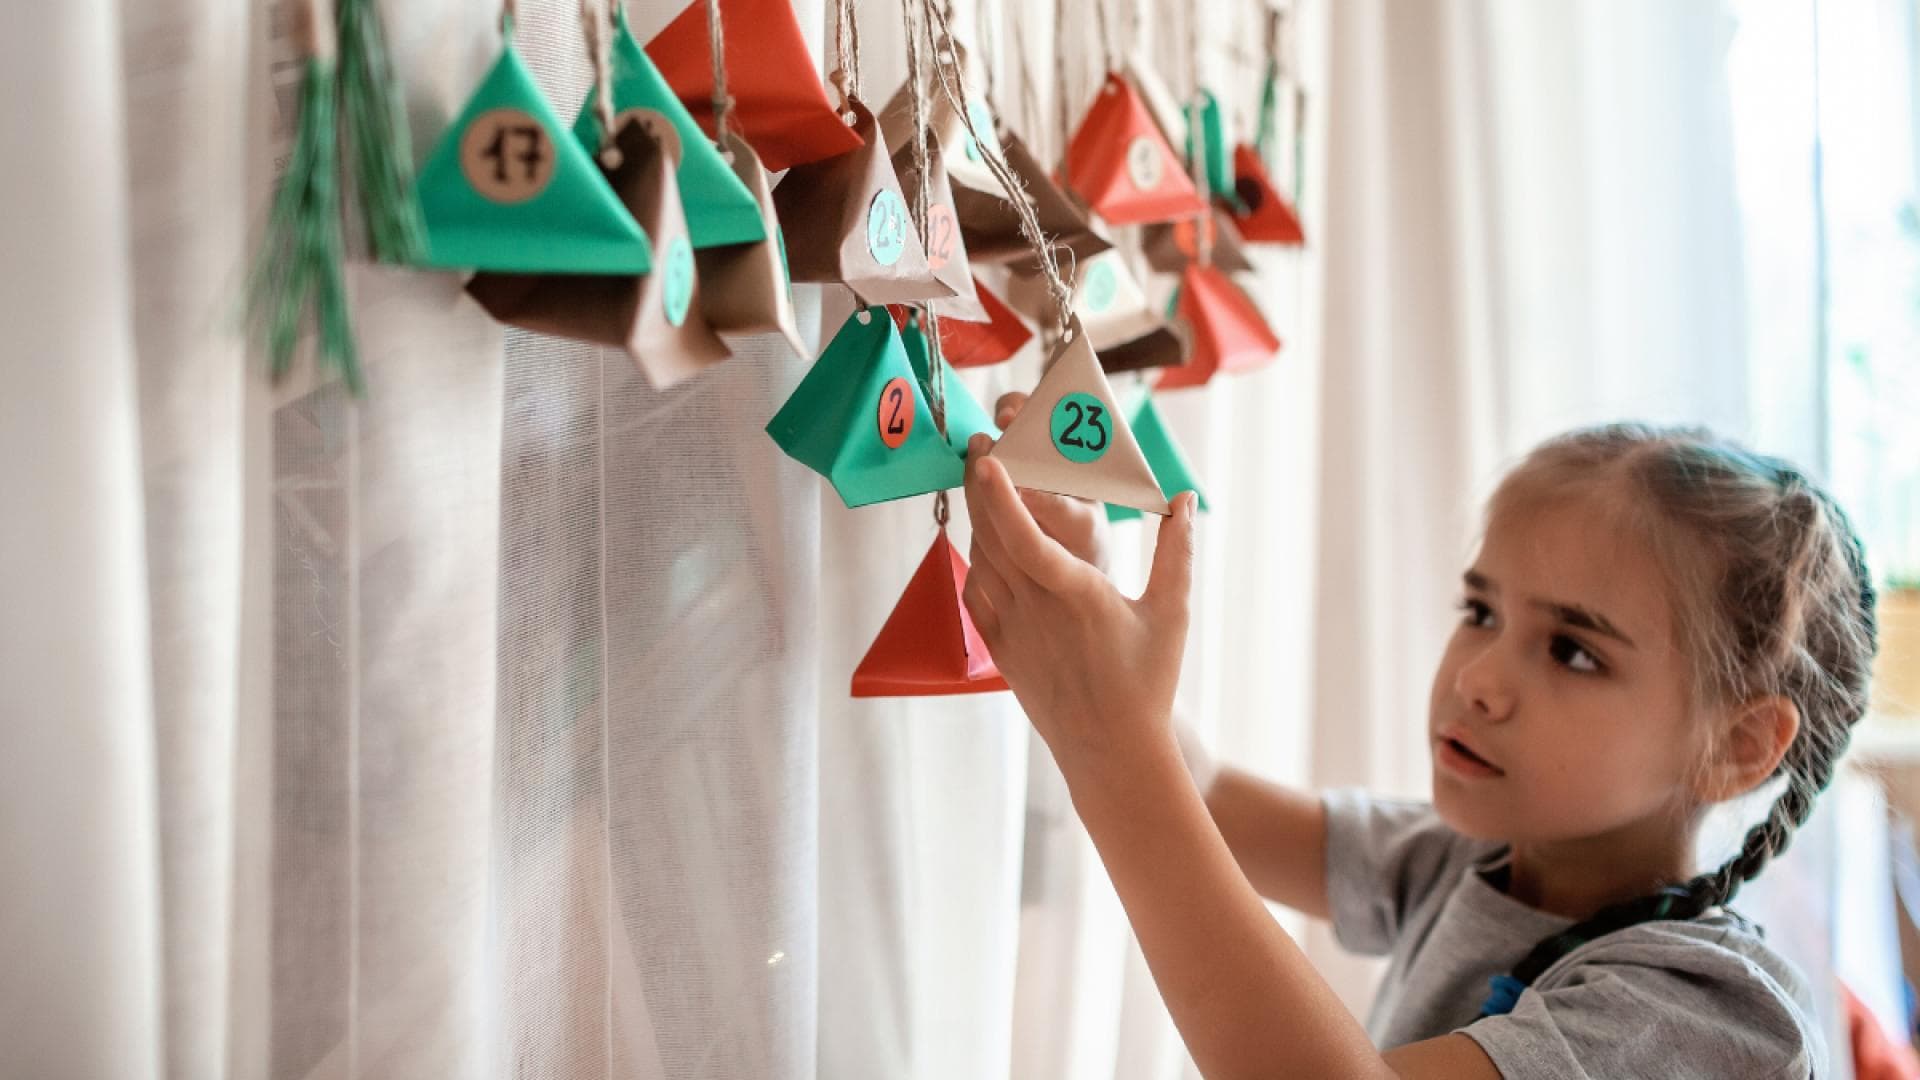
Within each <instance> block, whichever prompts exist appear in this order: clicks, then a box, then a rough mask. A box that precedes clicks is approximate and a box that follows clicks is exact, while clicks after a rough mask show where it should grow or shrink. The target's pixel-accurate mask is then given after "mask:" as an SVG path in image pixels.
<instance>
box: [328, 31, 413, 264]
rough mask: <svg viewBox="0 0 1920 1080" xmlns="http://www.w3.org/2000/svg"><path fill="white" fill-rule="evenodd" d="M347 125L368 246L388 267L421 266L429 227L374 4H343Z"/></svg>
mask: <svg viewBox="0 0 1920 1080" xmlns="http://www.w3.org/2000/svg"><path fill="white" fill-rule="evenodd" d="M339 28H340V110H341V116H340V120H341V123H342V124H343V125H345V127H346V133H347V141H348V145H349V147H350V148H351V150H352V152H353V177H354V186H355V188H356V189H357V190H358V192H359V196H360V215H361V218H362V221H363V223H364V224H365V226H366V230H367V245H368V247H369V248H370V249H371V250H372V252H373V254H374V256H375V257H376V258H378V259H380V260H381V261H383V262H389V263H400V264H403V265H404V264H409V263H416V262H420V261H422V260H423V259H425V258H426V253H427V227H426V223H425V221H424V220H423V219H422V218H421V216H420V202H419V200H418V199H417V198H416V197H415V195H414V188H413V140H412V139H411V137H410V136H409V134H408V128H407V118H406V113H405V111H404V110H403V109H402V108H401V102H400V86H399V82H398V80H397V79H395V77H394V73H393V63H392V61H391V60H390V59H389V58H388V54H387V38H386V34H385V32H384V31H383V30H382V28H381V25H380V13H379V11H377V10H376V9H375V0H339Z"/></svg>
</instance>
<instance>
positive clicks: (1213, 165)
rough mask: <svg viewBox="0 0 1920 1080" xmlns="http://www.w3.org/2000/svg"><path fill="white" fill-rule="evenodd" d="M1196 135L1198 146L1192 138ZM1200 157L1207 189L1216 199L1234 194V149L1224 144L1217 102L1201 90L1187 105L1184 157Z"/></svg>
mask: <svg viewBox="0 0 1920 1080" xmlns="http://www.w3.org/2000/svg"><path fill="white" fill-rule="evenodd" d="M1196 135H1197V136H1199V146H1198V147H1196V146H1195V145H1194V137H1195V136H1196ZM1196 153H1198V154H1199V155H1200V156H1201V161H1202V162H1203V163H1204V166H1205V169H1206V179H1207V192H1208V194H1210V195H1212V196H1213V197H1214V198H1216V199H1223V198H1226V197H1227V196H1229V195H1232V194H1233V151H1232V148H1231V147H1229V146H1228V145H1227V126H1226V121H1225V120H1223V119H1222V118H1221V115H1220V101H1219V99H1218V98H1216V97H1214V96H1213V91H1211V90H1202V91H1200V100H1199V101H1197V102H1192V103H1189V104H1188V105H1187V160H1188V161H1192V160H1193V156H1194V154H1196Z"/></svg>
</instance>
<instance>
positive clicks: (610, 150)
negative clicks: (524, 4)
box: [507, 0, 620, 169]
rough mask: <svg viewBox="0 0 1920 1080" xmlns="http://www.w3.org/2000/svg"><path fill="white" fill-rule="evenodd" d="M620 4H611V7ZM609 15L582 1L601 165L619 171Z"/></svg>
mask: <svg viewBox="0 0 1920 1080" xmlns="http://www.w3.org/2000/svg"><path fill="white" fill-rule="evenodd" d="M507 2H508V3H509V4H511V3H512V2H513V0H507ZM618 2H619V0H608V3H609V4H613V3H618ZM606 14H607V9H606V8H603V7H600V6H598V5H596V4H595V3H594V2H593V0H580V29H581V32H582V33H584V34H585V35H586V39H587V55H588V57H589V58H590V59H591V60H592V61H593V111H594V116H595V117H596V118H598V119H599V121H600V164H602V165H605V166H606V167H607V168H609V169H617V168H619V167H620V148H619V147H618V146H616V145H614V141H613V134H614V133H613V57H612V48H613V42H612V38H613V34H612V32H611V31H610V30H609V29H608V27H607V24H606V21H605V16H606Z"/></svg>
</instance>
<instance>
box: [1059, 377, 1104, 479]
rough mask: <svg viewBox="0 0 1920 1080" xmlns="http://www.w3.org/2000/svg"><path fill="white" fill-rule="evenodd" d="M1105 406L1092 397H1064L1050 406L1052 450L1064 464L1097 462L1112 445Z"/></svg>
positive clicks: (1085, 395) (1080, 395) (1069, 395)
mask: <svg viewBox="0 0 1920 1080" xmlns="http://www.w3.org/2000/svg"><path fill="white" fill-rule="evenodd" d="M1111 423H1112V421H1111V419H1110V418H1109V417H1108V416H1107V407H1106V406H1105V405H1103V404H1101V402H1100V399H1099V398H1097V397H1094V396H1093V395H1092V394H1068V395H1067V396H1066V397H1063V398H1061V399H1060V400H1059V401H1058V402H1057V403H1055V405H1054V406H1053V424H1052V428H1053V448H1054V449H1055V450H1058V451H1060V456H1061V457H1064V458H1066V459H1067V460H1068V461H1072V462H1077V463H1079V464H1081V465H1085V464H1086V463H1088V462H1090V461H1097V460H1099V458H1100V455H1102V454H1104V453H1106V452H1107V447H1108V446H1110V445H1112V443H1113V431H1112V429H1111V428H1110V427H1109V425H1110V424H1111Z"/></svg>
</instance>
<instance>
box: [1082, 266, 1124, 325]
mask: <svg viewBox="0 0 1920 1080" xmlns="http://www.w3.org/2000/svg"><path fill="white" fill-rule="evenodd" d="M1119 291H1120V278H1119V275H1117V274H1115V273H1114V272H1113V263H1112V262H1111V261H1109V260H1106V259H1095V260H1094V261H1092V262H1090V263H1088V264H1087V283H1086V287H1085V288H1084V289H1082V290H1081V297H1080V300H1081V303H1082V304H1083V305H1084V306H1085V308H1086V311H1087V314H1089V315H1098V314H1100V313H1101V312H1103V311H1105V310H1107V309H1108V308H1110V307H1112V306H1113V296H1114V294H1115V293H1117V292H1119Z"/></svg>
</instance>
